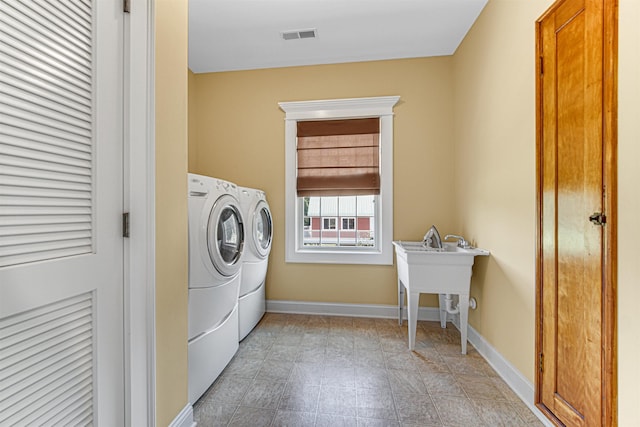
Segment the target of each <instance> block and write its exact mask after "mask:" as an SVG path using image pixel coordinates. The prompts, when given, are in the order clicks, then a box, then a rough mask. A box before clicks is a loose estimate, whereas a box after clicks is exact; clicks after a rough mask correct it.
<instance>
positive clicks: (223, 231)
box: [207, 195, 244, 276]
mask: <svg viewBox="0 0 640 427" xmlns="http://www.w3.org/2000/svg"><path fill="white" fill-rule="evenodd" d="M207 247H208V249H209V257H210V258H211V262H212V263H213V266H214V267H215V268H216V270H218V272H219V273H220V274H222V275H223V276H233V275H234V274H235V273H237V272H238V270H239V269H240V267H241V266H242V263H241V262H240V259H241V257H242V250H243V247H244V227H243V223H242V215H241V214H240V211H239V209H238V206H237V202H236V201H235V199H234V198H233V197H231V196H229V195H224V196H222V197H220V198H219V199H218V200H217V201H216V202H215V203H214V205H213V209H211V214H210V215H209V223H208V225H207Z"/></svg>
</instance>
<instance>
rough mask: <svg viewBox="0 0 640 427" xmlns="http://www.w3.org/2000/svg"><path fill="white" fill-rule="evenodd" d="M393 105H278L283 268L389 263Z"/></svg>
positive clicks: (382, 101) (393, 99)
mask: <svg viewBox="0 0 640 427" xmlns="http://www.w3.org/2000/svg"><path fill="white" fill-rule="evenodd" d="M398 100H399V97H397V96H389V97H378V98H357V99H337V100H327V101H302V102H282V103H280V104H279V105H280V107H281V108H282V110H283V111H284V112H285V113H286V120H285V144H286V148H285V156H286V159H285V164H286V180H285V182H286V184H285V185H286V188H285V190H286V200H285V205H286V226H285V234H286V239H285V240H286V242H285V245H286V261H287V262H312V263H313V262H320V263H341V264H392V263H393V246H392V244H391V240H392V237H393V230H392V227H393V182H392V178H393V170H392V167H393V158H392V156H393V106H394V105H395V104H396V103H397V102H398ZM336 129H337V130H336ZM345 135H347V137H346V138H345ZM319 153H321V154H322V155H321V156H317V154H319ZM326 158H328V159H329V162H328V163H324V160H325V159H326ZM345 172H346V173H345Z"/></svg>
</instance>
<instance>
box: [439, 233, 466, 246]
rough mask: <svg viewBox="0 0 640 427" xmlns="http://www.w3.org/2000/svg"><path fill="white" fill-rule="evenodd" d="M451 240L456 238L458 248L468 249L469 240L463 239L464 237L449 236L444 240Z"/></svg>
mask: <svg viewBox="0 0 640 427" xmlns="http://www.w3.org/2000/svg"><path fill="white" fill-rule="evenodd" d="M449 238H454V239H457V240H458V247H460V248H468V247H469V246H470V245H469V242H467V240H466V239H465V238H464V237H462V236H458V235H457V234H447V235H446V236H444V240H447V239H449Z"/></svg>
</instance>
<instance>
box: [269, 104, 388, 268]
mask: <svg viewBox="0 0 640 427" xmlns="http://www.w3.org/2000/svg"><path fill="white" fill-rule="evenodd" d="M399 100H400V97H399V96H382V97H374V98H351V99H329V100H319V101H299V102H280V103H278V105H279V106H280V108H281V109H282V110H283V111H284V112H285V193H286V195H285V247H286V249H285V261H286V262H304V263H326V264H380V265H392V264H393V245H392V243H391V241H392V240H393V107H394V105H396V103H397V102H398V101H399ZM366 117H379V118H380V158H381V162H380V195H379V196H378V201H379V203H378V206H377V209H379V211H378V212H377V213H378V215H376V216H377V218H381V219H382V220H381V221H380V220H376V232H377V235H376V237H377V238H378V239H379V240H378V242H379V243H378V247H377V248H376V249H374V250H361V249H360V250H355V249H345V248H337V249H336V248H331V250H324V249H318V248H313V249H310V248H303V247H302V245H301V243H300V242H301V241H302V239H301V238H300V237H301V236H299V233H300V232H301V231H302V226H300V227H298V224H297V222H298V221H300V220H301V219H298V215H297V214H296V209H300V207H299V206H297V205H299V204H297V203H296V200H297V197H296V138H297V122H298V120H323V119H327V120H328V119H355V118H366Z"/></svg>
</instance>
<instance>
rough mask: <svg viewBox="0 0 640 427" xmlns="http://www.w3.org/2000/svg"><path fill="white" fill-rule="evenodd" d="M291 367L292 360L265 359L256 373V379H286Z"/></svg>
mask: <svg viewBox="0 0 640 427" xmlns="http://www.w3.org/2000/svg"><path fill="white" fill-rule="evenodd" d="M292 369H293V362H288V361H283V360H269V359H267V360H265V361H264V362H263V363H262V366H261V367H260V370H259V371H258V373H257V374H256V377H255V378H256V379H258V380H269V381H286V380H287V379H288V378H289V375H290V374H291V370H292Z"/></svg>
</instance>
